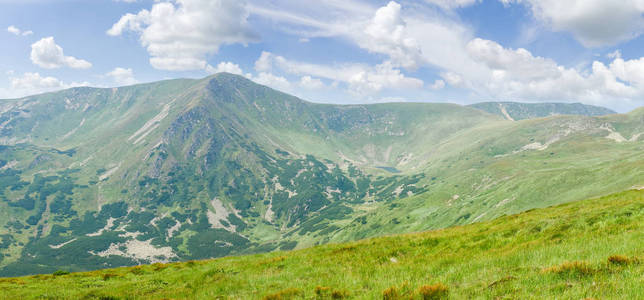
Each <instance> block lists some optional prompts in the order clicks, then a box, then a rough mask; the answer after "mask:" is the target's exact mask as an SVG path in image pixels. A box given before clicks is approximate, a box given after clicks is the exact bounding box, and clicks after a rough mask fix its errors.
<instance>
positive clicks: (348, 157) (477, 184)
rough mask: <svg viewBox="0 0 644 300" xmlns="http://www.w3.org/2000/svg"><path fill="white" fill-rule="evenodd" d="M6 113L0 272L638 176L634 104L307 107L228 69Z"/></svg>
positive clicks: (172, 251)
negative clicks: (523, 114) (617, 109)
mask: <svg viewBox="0 0 644 300" xmlns="http://www.w3.org/2000/svg"><path fill="white" fill-rule="evenodd" d="M1 111H2V113H0V121H1V122H0V124H1V126H0V140H2V141H3V143H4V144H5V145H4V146H3V147H2V148H1V149H0V150H1V151H0V162H2V167H1V168H2V170H0V179H1V180H0V183H2V185H0V188H1V189H0V192H1V193H0V194H1V197H0V199H1V201H0V236H3V241H4V240H6V241H7V243H6V245H5V246H4V247H3V248H0V253H2V255H3V257H2V258H0V266H1V267H3V269H2V270H1V271H0V274H1V275H20V274H33V273H40V272H49V271H53V270H55V269H58V268H61V267H67V268H68V269H70V270H88V269H93V268H97V267H110V266H112V267H115V266H123V265H134V264H140V263H149V262H155V261H176V260H187V259H200V258H209V257H218V256H227V255H233V254H242V253H252V252H266V251H272V250H276V249H292V248H302V247H308V246H312V245H316V244H320V243H328V242H342V241H351V240H356V239H361V238H365V237H372V236H379V235H382V234H391V233H401V232H409V231H421V230H427V229H433V228H443V227H447V226H452V225H461V224H467V223H472V222H478V221H484V220H490V219H492V218H495V217H498V216H500V215H503V214H508V213H517V212H520V211H523V210H527V209H532V208H536V207H544V206H548V205H553V204H557V203H563V202H569V201H573V200H580V199H584V198H588V197H592V196H596V195H601V194H605V193H611V192H618V191H621V190H624V189H626V188H628V187H631V186H634V185H641V184H642V182H641V178H642V175H644V174H643V173H642V170H644V168H642V167H641V166H642V163H643V162H644V159H643V158H642V155H643V154H642V153H643V152H642V151H641V149H642V148H641V147H642V143H641V142H642V140H643V139H642V138H641V133H642V132H644V118H642V116H640V115H639V114H638V113H637V112H633V113H631V114H626V115H614V116H611V115H608V116H599V117H588V116H556V117H551V118H545V119H531V120H526V121H523V122H507V121H506V120H504V119H503V118H502V117H501V116H498V115H492V114H490V113H487V112H484V111H481V110H479V109H475V108H472V107H464V106H460V105H456V104H431V103H428V104H425V103H386V104H373V105H332V104H316V103H312V102H307V101H305V100H301V99H299V98H297V97H294V96H290V95H288V94H285V93H281V92H279V91H275V90H273V89H270V88H268V87H264V86H260V85H257V84H255V83H253V82H251V81H249V80H248V79H246V78H244V77H241V76H236V75H231V74H217V75H213V76H209V77H207V78H204V79H201V80H170V81H163V82H158V83H151V84H142V85H135V86H130V87H123V88H113V89H88V88H83V89H78V90H66V91H62V92H58V93H52V94H45V95H40V96H32V97H27V98H24V99H20V101H17V102H14V103H3V109H2V110H1ZM18 142H20V143H18ZM591 150H592V151H591ZM609 166H610V167H609ZM597 169H600V170H602V171H603V172H604V173H605V175H604V176H599V175H597V174H595V173H589V170H597ZM612 175H614V176H615V177H614V178H612V179H611V176H612ZM571 176H574V177H575V178H577V179H576V180H575V181H571V180H570V179H569V178H570V177H571ZM545 187H548V188H545ZM535 191H538V193H536V192H535ZM4 244H5V243H4V242H3V245H4ZM141 249H142V250H141Z"/></svg>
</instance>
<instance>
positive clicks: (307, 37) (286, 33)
mask: <svg viewBox="0 0 644 300" xmlns="http://www.w3.org/2000/svg"><path fill="white" fill-rule="evenodd" d="M642 13H644V0H620V1H614V0H568V1H560V0H482V1H480V0H414V1H412V0H396V1H377V0H371V1H363V0H317V1H301V0H245V1H243V0H0V29H2V30H1V31H0V98H3V99H7V98H18V97H23V96H27V95H32V94H37V93H43V92H49V91H55V90H60V89H65V88H70V87H76V86H94V87H114V86H124V85H131V84H138V83H145V82H152V81H157V80H164V79H172V78H203V77H206V76H209V75H211V74H214V73H217V72H229V73H234V74H239V75H242V76H245V77H247V78H249V79H251V80H253V81H255V82H258V83H260V84H264V85H267V86H270V87H272V88H275V89H278V90H281V91H284V92H287V93H290V94H294V95H296V96H299V97H301V98H303V99H306V100H309V101H313V102H321V103H340V104H350V103H379V102H452V103H458V104H470V103H476V102H483V101H521V102H582V103H586V104H592V105H600V106H605V107H609V108H612V109H614V110H617V111H619V112H627V111H630V110H632V109H634V108H637V107H640V106H644V51H643V50H642V49H644V37H643V36H642V33H643V32H644V15H643V14H642Z"/></svg>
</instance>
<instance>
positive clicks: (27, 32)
mask: <svg viewBox="0 0 644 300" xmlns="http://www.w3.org/2000/svg"><path fill="white" fill-rule="evenodd" d="M7 32H9V33H12V34H15V35H22V36H28V35H32V34H34V32H33V31H31V30H25V31H22V30H20V28H18V27H16V26H13V25H11V26H9V27H7Z"/></svg>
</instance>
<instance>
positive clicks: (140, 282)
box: [0, 190, 644, 299]
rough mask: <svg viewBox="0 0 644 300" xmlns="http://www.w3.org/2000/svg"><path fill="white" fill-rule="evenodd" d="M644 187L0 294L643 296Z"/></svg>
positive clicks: (21, 282) (35, 284)
mask: <svg viewBox="0 0 644 300" xmlns="http://www.w3.org/2000/svg"><path fill="white" fill-rule="evenodd" d="M643 239H644V191H642V190H639V191H638V190H632V191H626V192H622V193H617V194H613V195H609V196H605V197H601V198H596V199H591V200H584V201H578V202H572V203H568V204H564V205H559V206H555V207H549V208H544V209H536V210H531V211H529V212H524V213H521V214H518V215H511V216H504V217H501V218H498V219H496V220H493V221H488V222H482V223H477V224H471V225H466V226H459V227H454V228H448V229H442V230H437V231H430V232H424V233H415V234H406V235H396V236H389V237H382V238H374V239H367V240H362V241H358V242H352V243H345V244H329V245H324V246H317V247H313V248H310V249H303V250H296V251H291V252H275V253H269V254H260V255H250V256H239V257H227V258H220V259H215V260H206V261H188V262H183V263H171V264H153V265H145V266H135V267H128V268H118V269H109V270H100V271H93V272H86V273H72V274H68V275H67V274H65V272H61V271H58V272H56V273H54V274H53V275H35V276H30V277H21V278H4V279H0V297H2V298H6V297H12V298H22V299H35V298H86V299H99V298H100V299H108V298H109V299H127V298H139V299H146V298H151V299H158V298H193V299H213V298H217V297H222V298H243V299H262V298H263V299H293V298H295V299H299V298H302V299H311V298H321V299H344V298H347V299H354V298H356V299H377V298H383V299H410V298H412V299H443V298H454V299H471V298H512V299H531V298H539V299H543V298H565V299H582V298H595V299H611V298H621V299H641V298H642V297H644V285H643V284H642V282H643V280H644V262H643V261H642V259H644V245H643V244H642V243H641V241H642V240H643Z"/></svg>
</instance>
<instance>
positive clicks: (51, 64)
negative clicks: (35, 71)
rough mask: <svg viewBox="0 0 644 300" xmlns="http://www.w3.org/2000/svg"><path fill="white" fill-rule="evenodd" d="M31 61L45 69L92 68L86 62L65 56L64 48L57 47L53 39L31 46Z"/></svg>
mask: <svg viewBox="0 0 644 300" xmlns="http://www.w3.org/2000/svg"><path fill="white" fill-rule="evenodd" d="M31 61H32V62H33V63H34V64H36V65H38V66H40V67H43V68H45V69H56V68H60V67H69V68H74V69H87V68H90V67H92V64H91V63H89V62H88V61H86V60H82V59H77V58H75V57H72V56H65V55H64V53H63V48H61V47H60V46H58V45H56V42H55V41H54V38H53V37H47V38H43V39H41V40H39V41H37V42H35V43H33V44H32V45H31Z"/></svg>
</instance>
